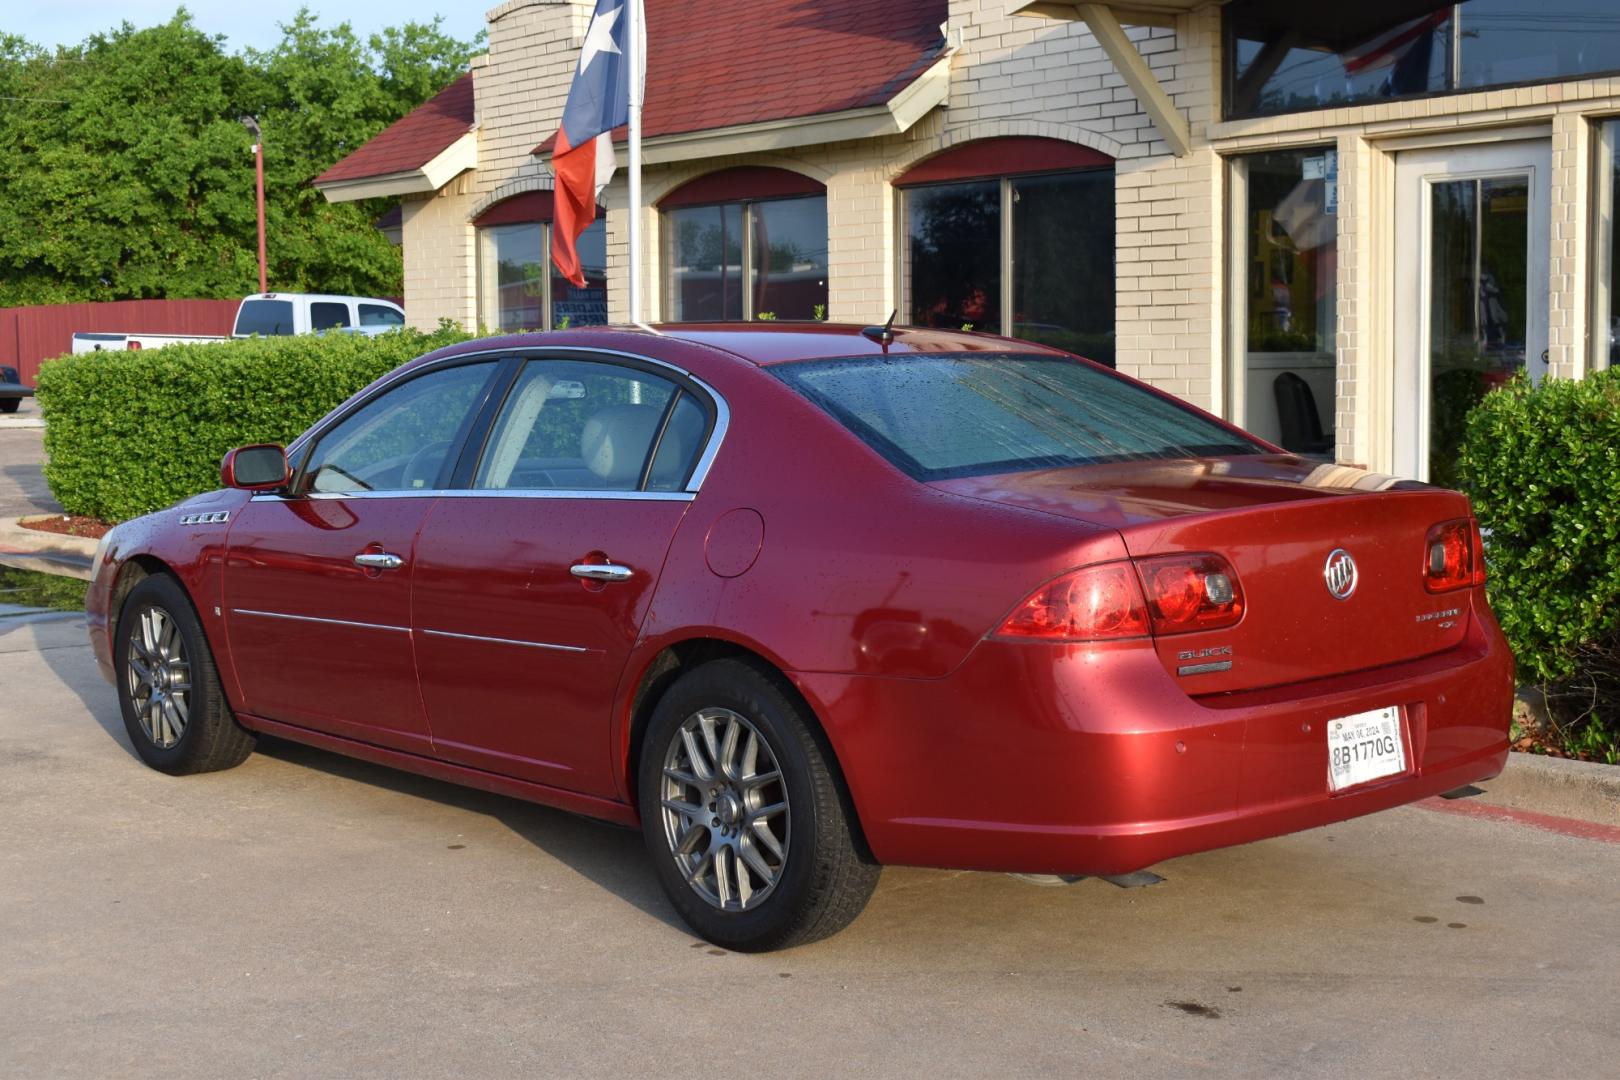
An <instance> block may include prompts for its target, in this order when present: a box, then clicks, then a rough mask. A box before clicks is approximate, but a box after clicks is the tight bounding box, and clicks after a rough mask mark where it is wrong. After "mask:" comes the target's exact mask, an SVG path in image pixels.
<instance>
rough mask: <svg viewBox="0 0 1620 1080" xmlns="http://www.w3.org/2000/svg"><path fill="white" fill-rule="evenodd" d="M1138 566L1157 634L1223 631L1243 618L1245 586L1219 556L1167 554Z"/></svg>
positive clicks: (1147, 560)
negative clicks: (1239, 582) (1222, 629)
mask: <svg viewBox="0 0 1620 1080" xmlns="http://www.w3.org/2000/svg"><path fill="white" fill-rule="evenodd" d="M1136 565H1137V569H1139V570H1140V571H1141V572H1142V583H1143V585H1144V586H1146V588H1147V602H1148V614H1149V616H1150V617H1151V619H1152V624H1153V632H1154V634H1184V633H1187V632H1188V631H1192V630H1219V629H1221V628H1222V627H1226V626H1232V625H1235V624H1236V623H1237V621H1238V620H1239V619H1241V618H1243V586H1242V585H1240V584H1238V579H1237V575H1236V574H1235V573H1233V572H1232V566H1231V564H1230V563H1228V562H1227V561H1226V560H1225V559H1223V558H1221V557H1220V556H1219V555H1209V554H1205V555H1166V556H1163V557H1161V558H1157V559H1143V560H1141V561H1140V562H1138V563H1137V564H1136Z"/></svg>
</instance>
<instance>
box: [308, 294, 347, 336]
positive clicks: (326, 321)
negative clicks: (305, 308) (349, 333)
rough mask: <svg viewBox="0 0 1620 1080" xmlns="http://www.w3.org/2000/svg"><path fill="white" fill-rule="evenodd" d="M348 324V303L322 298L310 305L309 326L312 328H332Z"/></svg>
mask: <svg viewBox="0 0 1620 1080" xmlns="http://www.w3.org/2000/svg"><path fill="white" fill-rule="evenodd" d="M348 325H349V305H348V304H339V303H335V302H333V301H330V300H322V301H318V302H317V303H313V304H311V305H309V326H310V329H311V330H330V329H332V328H333V327H335V326H348Z"/></svg>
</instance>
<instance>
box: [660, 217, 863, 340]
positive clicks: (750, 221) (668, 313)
mask: <svg viewBox="0 0 1620 1080" xmlns="http://www.w3.org/2000/svg"><path fill="white" fill-rule="evenodd" d="M803 199H820V200H821V201H822V205H823V208H824V209H825V206H826V203H827V193H826V192H825V191H814V192H806V193H804V194H802V195H761V196H757V197H756V196H750V197H748V198H743V199H721V200H719V201H717V202H702V203H682V204H680V205H679V206H671V207H667V208H660V209H659V211H658V225H659V232H660V233H661V234H662V243H661V244H660V245H659V246H660V247H661V248H662V250H661V252H660V254H659V269H660V270H661V271H662V272H663V278H664V288H663V290H662V293H663V296H662V297H661V298H660V299H661V300H662V303H661V304H660V307H661V308H662V310H663V313H664V319H665V321H667V322H671V323H688V322H726V323H734V322H736V323H745V322H762V321H763V322H817V321H820V322H825V321H827V320H826V319H825V318H823V319H820V320H817V319H813V318H812V319H765V320H761V319H760V318H758V313H757V312H756V311H755V310H754V289H753V277H754V213H753V209H754V207H755V206H757V205H759V204H761V203H779V202H798V201H800V200H803ZM727 206H735V207H737V208H738V209H739V211H740V212H741V214H742V230H743V231H742V268H741V270H740V271H739V273H738V280H739V281H740V283H741V290H740V291H741V292H742V314H741V315H740V316H738V317H737V318H735V319H678V318H676V317H675V315H674V310H675V296H674V292H675V230H674V229H672V228H669V227H667V225H666V222H668V220H669V215H671V214H674V213H678V212H679V211H682V210H712V209H715V208H717V207H727ZM722 213H723V211H722ZM823 216H825V213H824V214H823ZM828 228H829V237H830V229H831V226H830V225H829V226H828ZM829 246H830V244H829ZM720 257H721V258H722V259H724V258H725V252H724V251H722V252H721V254H720ZM828 269H829V274H828V276H829V281H828V287H827V297H828V299H827V305H824V309H823V310H824V311H825V308H826V306H830V304H831V302H832V282H831V280H830V278H831V273H830V271H831V266H830V260H829V267H828Z"/></svg>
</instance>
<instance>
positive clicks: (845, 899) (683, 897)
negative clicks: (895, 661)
mask: <svg viewBox="0 0 1620 1080" xmlns="http://www.w3.org/2000/svg"><path fill="white" fill-rule="evenodd" d="M638 787H639V795H640V800H641V829H642V834H643V836H644V837H645V839H646V842H647V849H648V851H649V852H650V853H651V855H652V858H653V864H654V867H655V868H656V870H657V873H658V880H659V883H660V884H662V885H663V887H664V892H665V893H666V894H667V895H668V896H669V899H670V902H671V903H672V904H674V905H675V909H676V910H677V911H678V912H679V913H680V915H681V917H682V918H683V919H685V920H686V922H687V923H688V924H689V925H690V926H691V927H692V928H693V929H694V930H696V931H697V932H698V933H699V934H701V935H702V936H703V937H705V938H707V939H708V940H710V941H712V942H714V943H715V944H716V945H723V946H725V947H726V948H730V949H736V950H739V951H742V952H756V951H763V950H767V949H781V948H788V947H790V946H793V945H803V944H806V943H808V942H811V941H815V940H818V939H820V938H824V937H827V936H829V935H831V934H834V933H836V932H838V931H839V930H842V929H843V928H844V927H845V926H847V925H849V923H850V922H852V921H853V920H854V919H855V917H856V916H857V915H859V914H860V913H861V910H862V909H863V908H865V906H866V902H867V900H868V899H869V898H870V897H871V895H872V890H873V888H875V887H876V885H877V879H878V872H879V868H878V866H877V864H876V863H874V862H873V861H872V860H871V858H870V857H869V856H867V855H866V854H865V853H864V851H863V850H862V847H861V845H860V842H859V839H858V838H857V836H856V835H855V832H854V828H853V821H852V814H851V812H850V811H849V810H848V809H847V807H846V805H845V800H844V793H843V792H842V790H841V788H840V786H839V782H838V778H837V777H836V776H835V775H834V773H833V771H832V769H831V768H830V766H829V763H828V760H827V754H826V752H825V751H824V750H823V748H822V746H821V745H820V743H819V742H818V740H817V739H816V737H815V734H814V733H813V731H812V729H811V727H810V725H809V723H808V718H807V717H806V716H805V715H804V713H803V710H802V707H801V706H800V705H798V704H797V703H796V702H795V701H794V700H793V699H792V698H791V697H790V696H789V695H788V694H787V693H785V692H784V690H783V688H782V686H781V685H780V684H779V682H778V681H777V679H776V678H774V677H772V676H771V675H769V674H767V673H766V672H764V671H761V670H760V669H759V668H756V667H755V666H753V665H752V664H748V663H745V662H743V661H739V660H719V661H715V662H713V663H709V664H705V665H703V666H702V667H700V668H697V669H696V670H694V671H691V672H689V673H688V674H686V675H683V676H682V677H681V678H680V679H678V680H677V681H676V682H675V684H674V685H673V686H671V687H670V688H669V691H668V692H667V693H666V694H665V695H664V697H663V698H662V699H661V700H660V701H659V703H658V706H657V708H656V709H655V710H654V711H653V715H652V718H651V720H650V721H649V723H648V726H647V733H646V737H645V739H644V740H643V744H642V752H641V764H640V777H639V784H638Z"/></svg>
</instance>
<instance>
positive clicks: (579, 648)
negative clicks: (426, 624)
mask: <svg viewBox="0 0 1620 1080" xmlns="http://www.w3.org/2000/svg"><path fill="white" fill-rule="evenodd" d="M422 633H424V634H429V635H431V636H433V637H447V638H459V639H460V640H462V641H485V642H489V643H490V644H493V645H521V646H523V647H524V648H526V649H549V650H551V651H553V652H567V653H583V652H590V650H589V649H587V648H586V647H585V646H583V645H555V644H552V643H551V642H549V641H519V640H517V639H516V638H504V637H485V636H484V635H483V634H457V633H455V632H453V631H450V630H423V631H422Z"/></svg>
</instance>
